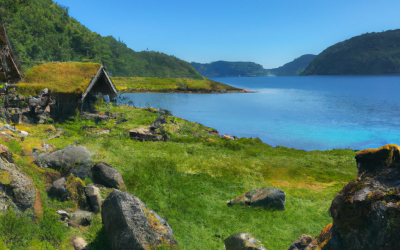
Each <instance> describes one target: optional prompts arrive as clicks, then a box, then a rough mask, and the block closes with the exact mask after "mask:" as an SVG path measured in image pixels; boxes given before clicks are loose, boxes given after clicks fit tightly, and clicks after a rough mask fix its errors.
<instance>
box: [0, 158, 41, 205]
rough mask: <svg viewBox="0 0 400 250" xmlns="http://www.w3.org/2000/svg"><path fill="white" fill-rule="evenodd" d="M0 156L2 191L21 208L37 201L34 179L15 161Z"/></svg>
mask: <svg viewBox="0 0 400 250" xmlns="http://www.w3.org/2000/svg"><path fill="white" fill-rule="evenodd" d="M6 157H8V156H7V154H6V155H5V157H0V192H1V193H3V194H5V195H7V196H8V197H9V198H10V199H11V200H12V201H13V203H14V204H16V205H17V207H18V208H19V209H21V210H25V209H27V208H31V207H32V206H33V204H34V203H35V198H36V187H35V185H34V184H33V182H32V180H31V179H30V178H29V177H28V176H27V175H26V174H25V173H23V172H22V171H21V169H19V167H18V166H17V165H15V164H14V163H9V162H8V161H7V158H6Z"/></svg>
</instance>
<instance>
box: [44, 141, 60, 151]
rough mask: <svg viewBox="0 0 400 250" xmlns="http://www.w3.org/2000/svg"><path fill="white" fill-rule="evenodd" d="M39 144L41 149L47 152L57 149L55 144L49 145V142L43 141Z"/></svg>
mask: <svg viewBox="0 0 400 250" xmlns="http://www.w3.org/2000/svg"><path fill="white" fill-rule="evenodd" d="M41 146H42V150H43V151H46V152H47V153H53V152H55V151H57V148H56V146H54V145H51V144H49V143H44V142H43V143H42V145H41Z"/></svg>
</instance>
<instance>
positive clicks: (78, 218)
mask: <svg viewBox="0 0 400 250" xmlns="http://www.w3.org/2000/svg"><path fill="white" fill-rule="evenodd" d="M92 220H93V213H91V212H88V211H83V210H78V211H76V212H74V213H72V214H71V221H73V222H75V223H77V224H78V225H82V226H89V225H90V223H91V222H92Z"/></svg>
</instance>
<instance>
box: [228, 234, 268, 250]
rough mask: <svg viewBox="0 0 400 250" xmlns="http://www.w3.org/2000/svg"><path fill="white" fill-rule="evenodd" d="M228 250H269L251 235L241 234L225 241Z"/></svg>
mask: <svg viewBox="0 0 400 250" xmlns="http://www.w3.org/2000/svg"><path fill="white" fill-rule="evenodd" d="M224 243H225V249H226V250H267V249H265V248H264V247H263V245H262V244H260V242H259V241H258V240H256V239H255V238H254V237H252V236H251V235H250V234H249V233H239V234H235V235H232V236H229V237H228V238H226V239H225V240H224Z"/></svg>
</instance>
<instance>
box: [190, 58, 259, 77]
mask: <svg viewBox="0 0 400 250" xmlns="http://www.w3.org/2000/svg"><path fill="white" fill-rule="evenodd" d="M191 64H192V66H193V68H195V69H196V70H197V71H198V72H199V73H200V74H201V75H202V76H205V77H238V76H266V75H267V70H266V69H264V68H263V66H261V65H260V64H257V63H254V62H226V61H217V62H212V63H196V62H192V63H191Z"/></svg>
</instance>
